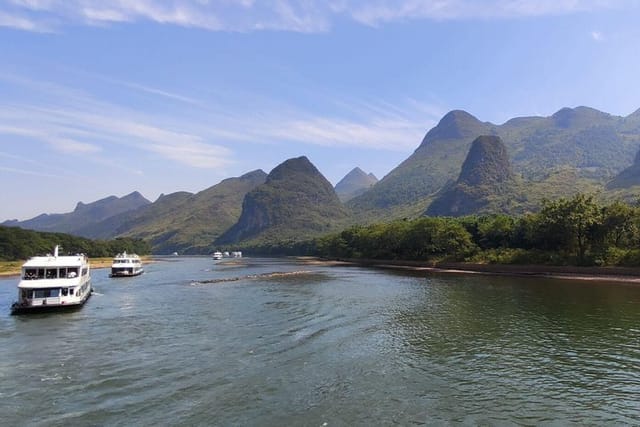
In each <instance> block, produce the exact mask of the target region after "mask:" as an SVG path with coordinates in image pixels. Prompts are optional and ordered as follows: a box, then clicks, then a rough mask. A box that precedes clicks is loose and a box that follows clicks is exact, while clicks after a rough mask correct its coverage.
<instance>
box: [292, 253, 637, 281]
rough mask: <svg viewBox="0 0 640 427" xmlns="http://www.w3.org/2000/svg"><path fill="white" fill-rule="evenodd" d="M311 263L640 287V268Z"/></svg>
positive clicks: (318, 260)
mask: <svg viewBox="0 0 640 427" xmlns="http://www.w3.org/2000/svg"><path fill="white" fill-rule="evenodd" d="M299 259H301V260H302V261H304V262H308V263H311V264H313V263H322V264H325V265H360V266H366V267H374V268H386V269H393V270H412V271H424V272H429V273H437V274H484V275H494V276H500V275H502V276H527V277H545V278H553V279H568V280H588V281H611V282H626V283H638V284H640V268H633V267H577V266H558V265H505V264H473V263H457V262H442V263H433V262H424V261H399V260H373V259H353V258H348V259H326V260H325V259H322V258H307V257H303V258H299Z"/></svg>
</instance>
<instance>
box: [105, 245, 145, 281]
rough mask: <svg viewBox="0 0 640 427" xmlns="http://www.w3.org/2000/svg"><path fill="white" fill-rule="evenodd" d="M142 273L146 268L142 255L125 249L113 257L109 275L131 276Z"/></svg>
mask: <svg viewBox="0 0 640 427" xmlns="http://www.w3.org/2000/svg"><path fill="white" fill-rule="evenodd" d="M142 273H144V269H143V268H142V260H141V259H140V257H139V256H138V255H136V254H128V253H127V252H126V251H125V252H122V253H121V254H118V255H116V256H115V257H114V258H113V263H112V264H111V274H109V277H131V276H137V275H139V274H142Z"/></svg>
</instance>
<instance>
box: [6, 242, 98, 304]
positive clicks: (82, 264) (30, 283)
mask: <svg viewBox="0 0 640 427" xmlns="http://www.w3.org/2000/svg"><path fill="white" fill-rule="evenodd" d="M58 252H59V246H56V247H55V249H54V251H53V254H48V255H46V256H35V257H32V258H31V259H29V260H28V261H27V262H25V263H24V264H23V265H22V269H21V276H20V282H19V283H18V301H16V302H14V303H13V304H12V305H11V314H22V313H31V312H43V311H54V310H62V309H72V308H79V307H81V306H82V305H83V304H84V303H85V302H86V301H87V300H88V299H89V297H90V296H91V292H92V289H91V266H90V264H89V259H88V258H87V256H86V255H84V254H76V255H70V256H60V255H59V253H58Z"/></svg>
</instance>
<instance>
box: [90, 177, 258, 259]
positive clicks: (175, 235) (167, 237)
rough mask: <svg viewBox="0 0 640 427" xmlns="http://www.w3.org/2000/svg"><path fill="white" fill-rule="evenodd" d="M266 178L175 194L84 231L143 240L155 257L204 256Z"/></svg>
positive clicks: (233, 180) (234, 180)
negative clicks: (244, 202) (197, 191)
mask: <svg viewBox="0 0 640 427" xmlns="http://www.w3.org/2000/svg"><path fill="white" fill-rule="evenodd" d="M266 176H267V174H266V173H264V172H263V171H261V170H256V171H253V172H249V173H247V174H245V175H242V176H241V177H238V178H228V179H225V180H223V181H222V182H220V183H219V184H216V185H214V186H212V187H209V188H207V189H206V190H203V191H201V192H199V193H196V194H192V193H187V192H178V193H173V194H169V195H166V196H161V197H160V198H159V199H158V200H156V201H155V202H154V203H152V204H150V205H148V206H145V207H143V208H141V209H138V210H137V211H134V212H129V213H127V214H124V215H122V216H120V217H114V218H110V219H109V220H108V221H105V222H103V223H99V224H97V225H94V226H92V227H91V228H88V229H86V230H83V231H84V232H85V233H86V234H87V235H92V236H95V237H100V236H102V237H107V236H121V237H135V238H140V239H145V240H147V241H149V242H150V244H151V246H152V249H153V252H154V253H172V252H174V251H178V252H180V253H185V254H206V253H209V252H211V251H212V250H213V246H212V243H213V241H214V240H215V239H216V238H218V237H219V236H220V235H221V234H222V233H223V232H224V231H225V230H227V229H228V228H229V227H231V226H232V225H233V224H234V223H235V222H236V221H237V220H238V218H239V217H240V213H241V209H242V200H243V198H244V196H245V194H246V193H247V192H249V191H250V190H252V189H253V188H255V187H256V186H258V185H259V184H261V183H263V182H264V180H265V178H266Z"/></svg>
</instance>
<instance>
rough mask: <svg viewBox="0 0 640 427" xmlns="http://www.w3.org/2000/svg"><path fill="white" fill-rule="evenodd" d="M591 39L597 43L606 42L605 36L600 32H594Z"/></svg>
mask: <svg viewBox="0 0 640 427" xmlns="http://www.w3.org/2000/svg"><path fill="white" fill-rule="evenodd" d="M591 38H592V39H593V40H595V41H597V42H601V41H603V40H604V35H603V34H602V33H601V32H600V31H592V32H591Z"/></svg>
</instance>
